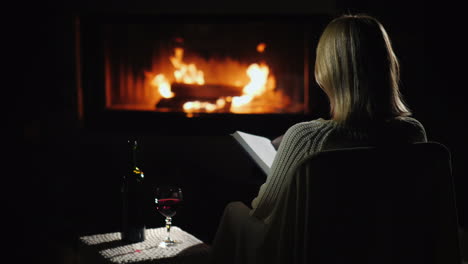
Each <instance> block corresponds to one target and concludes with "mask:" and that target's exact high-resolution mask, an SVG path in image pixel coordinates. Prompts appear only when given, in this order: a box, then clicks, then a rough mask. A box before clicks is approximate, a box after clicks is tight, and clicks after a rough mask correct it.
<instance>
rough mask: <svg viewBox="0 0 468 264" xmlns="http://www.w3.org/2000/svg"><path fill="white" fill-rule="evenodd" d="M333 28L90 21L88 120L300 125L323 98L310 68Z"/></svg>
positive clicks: (84, 42) (297, 19)
mask: <svg viewBox="0 0 468 264" xmlns="http://www.w3.org/2000/svg"><path fill="white" fill-rule="evenodd" d="M325 21H327V18H326V17H324V16H319V15H314V16H298V15H296V16H284V15H259V16H255V15H248V16H247V15H237V16H236V15H205V16H202V15H89V16H82V17H81V18H80V24H79V27H78V29H77V32H78V33H79V44H80V54H79V56H80V60H81V69H82V71H81V77H82V78H81V79H82V94H83V96H82V97H83V112H84V119H85V121H87V123H91V124H94V125H97V124H103V123H104V124H107V125H108V124H109V123H112V122H117V123H119V122H121V121H122V120H123V118H124V117H125V116H128V117H130V116H132V117H138V118H139V119H140V118H141V117H143V116H149V115H151V116H153V118H157V119H158V121H157V122H159V123H161V121H162V120H171V124H172V125H174V124H186V123H187V122H195V120H196V121H201V120H210V121H207V122H213V120H216V119H229V120H231V121H233V120H234V121H235V120H243V119H245V120H269V119H270V120H274V119H275V117H278V118H280V117H282V118H284V117H289V118H288V120H292V121H293V122H295V121H296V120H299V119H302V118H304V117H305V116H307V115H310V114H313V111H314V110H316V109H314V107H315V108H317V106H318V105H320V104H321V102H319V101H318V100H322V99H323V98H320V94H319V93H320V92H318V91H317V90H318V89H317V87H316V85H315V84H314V82H313V81H311V80H313V64H312V65H311V62H313V60H314V51H315V47H314V43H316V42H317V38H318V36H319V35H320V33H321V30H322V29H323V25H324V23H325ZM104 116H105V118H103V117H104ZM254 117H256V118H254ZM252 118H253V119H252ZM259 118H260V119H259ZM112 119H115V120H114V121H111V120H112ZM189 119H190V120H191V121H187V120H189ZM144 122H147V121H146V120H145V121H144ZM198 123H200V122H198ZM234 123H235V122H234ZM244 123H245V122H244ZM254 123H255V122H254ZM234 126H235V125H234Z"/></svg>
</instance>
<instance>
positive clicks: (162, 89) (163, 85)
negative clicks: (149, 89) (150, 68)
mask: <svg viewBox="0 0 468 264" xmlns="http://www.w3.org/2000/svg"><path fill="white" fill-rule="evenodd" d="M151 84H152V85H154V86H157V87H158V91H159V94H160V95H161V96H162V97H164V98H172V97H174V96H175V94H174V93H173V92H172V91H171V84H170V83H169V80H167V79H166V77H165V76H164V74H158V75H156V76H155V77H154V78H153V80H152V81H151Z"/></svg>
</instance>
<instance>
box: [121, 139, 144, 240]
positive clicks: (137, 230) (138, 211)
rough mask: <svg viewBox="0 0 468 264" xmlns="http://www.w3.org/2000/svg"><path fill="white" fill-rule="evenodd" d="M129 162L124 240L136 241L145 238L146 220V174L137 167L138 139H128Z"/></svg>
mask: <svg viewBox="0 0 468 264" xmlns="http://www.w3.org/2000/svg"><path fill="white" fill-rule="evenodd" d="M128 147H129V164H128V171H127V174H126V175H125V176H124V179H123V183H122V190H121V192H122V232H121V234H122V240H123V241H125V242H130V243H136V242H141V241H144V240H145V229H146V228H145V221H144V214H143V209H144V207H143V206H144V202H143V201H144V196H143V193H144V188H143V180H144V174H143V171H141V170H140V168H138V167H137V161H136V159H137V157H136V156H137V150H138V144H137V141H136V140H129V141H128Z"/></svg>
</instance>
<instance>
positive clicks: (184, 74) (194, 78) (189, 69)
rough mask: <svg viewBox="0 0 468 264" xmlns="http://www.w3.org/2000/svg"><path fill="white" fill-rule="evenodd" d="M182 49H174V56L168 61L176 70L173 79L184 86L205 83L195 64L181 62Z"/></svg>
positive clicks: (182, 56)
mask: <svg viewBox="0 0 468 264" xmlns="http://www.w3.org/2000/svg"><path fill="white" fill-rule="evenodd" d="M183 58H184V49H183V48H175V49H174V56H171V58H170V60H171V62H172V65H173V66H174V68H176V70H175V71H174V77H175V79H176V82H180V83H186V84H198V85H202V84H204V83H205V78H204V77H203V72H202V71H200V70H198V69H197V66H195V64H193V63H191V64H185V63H184V62H183Z"/></svg>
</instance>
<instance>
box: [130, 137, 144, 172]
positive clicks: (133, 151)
mask: <svg viewBox="0 0 468 264" xmlns="http://www.w3.org/2000/svg"><path fill="white" fill-rule="evenodd" d="M128 147H129V161H130V162H129V171H130V172H131V174H132V175H135V176H137V177H136V178H137V179H143V172H142V171H141V170H140V168H139V167H138V159H137V156H138V142H137V141H136V140H135V139H130V140H129V141H128Z"/></svg>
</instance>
